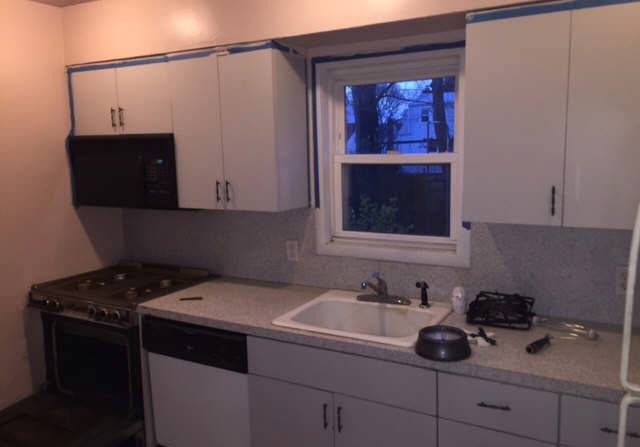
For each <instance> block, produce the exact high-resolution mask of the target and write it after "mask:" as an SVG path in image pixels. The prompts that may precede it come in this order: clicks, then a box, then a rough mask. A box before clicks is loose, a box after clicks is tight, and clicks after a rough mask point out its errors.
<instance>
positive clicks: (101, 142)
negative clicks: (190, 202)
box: [69, 134, 178, 209]
mask: <svg viewBox="0 0 640 447" xmlns="http://www.w3.org/2000/svg"><path fill="white" fill-rule="evenodd" d="M69 157H70V162H71V174H72V180H73V189H74V191H73V192H74V203H75V205H76V206H109V207H119V208H156V209H177V208H178V186H177V180H176V159H175V144H174V138H173V134H152V135H151V134H147V135H113V136H112V135H109V136H71V137H70V138H69Z"/></svg>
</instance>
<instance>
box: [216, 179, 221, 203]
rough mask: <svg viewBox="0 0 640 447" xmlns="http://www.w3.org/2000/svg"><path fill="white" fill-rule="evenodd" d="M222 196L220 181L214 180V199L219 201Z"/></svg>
mask: <svg viewBox="0 0 640 447" xmlns="http://www.w3.org/2000/svg"><path fill="white" fill-rule="evenodd" d="M221 200H222V197H220V182H219V181H217V180H216V201H217V202H218V203H220V201H221Z"/></svg>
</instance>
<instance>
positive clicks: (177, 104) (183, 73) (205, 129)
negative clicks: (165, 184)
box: [168, 54, 224, 209]
mask: <svg viewBox="0 0 640 447" xmlns="http://www.w3.org/2000/svg"><path fill="white" fill-rule="evenodd" d="M168 68H169V81H170V83H169V84H170V88H171V102H172V104H173V129H174V134H175V139H176V163H177V169H178V193H179V205H180V208H200V209H222V208H223V204H224V202H223V189H222V187H223V183H224V173H223V167H222V166H223V165H222V163H223V160H222V139H221V135H220V95H219V90H218V62H217V56H216V55H215V54H213V55H211V56H208V57H203V58H198V59H188V60H180V61H173V62H169V64H168Z"/></svg>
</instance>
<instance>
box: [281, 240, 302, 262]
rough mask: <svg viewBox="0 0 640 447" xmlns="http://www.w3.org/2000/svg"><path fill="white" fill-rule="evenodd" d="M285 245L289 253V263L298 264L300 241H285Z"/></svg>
mask: <svg viewBox="0 0 640 447" xmlns="http://www.w3.org/2000/svg"><path fill="white" fill-rule="evenodd" d="M284 245H285V249H286V251H287V261H291V262H298V261H299V260H300V251H299V249H298V241H285V243H284Z"/></svg>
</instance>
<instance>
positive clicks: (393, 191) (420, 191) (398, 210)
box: [342, 164, 451, 237]
mask: <svg viewBox="0 0 640 447" xmlns="http://www.w3.org/2000/svg"><path fill="white" fill-rule="evenodd" d="M342 185H343V186H342V188H343V197H342V206H343V228H344V230H346V231H366V232H372V233H396V234H410V235H420V236H442V237H448V236H449V228H450V215H449V211H450V201H451V166H450V165H448V164H429V165H427V164H411V165H407V164H405V165H375V164H357V165H355V164H353V165H342Z"/></svg>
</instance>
